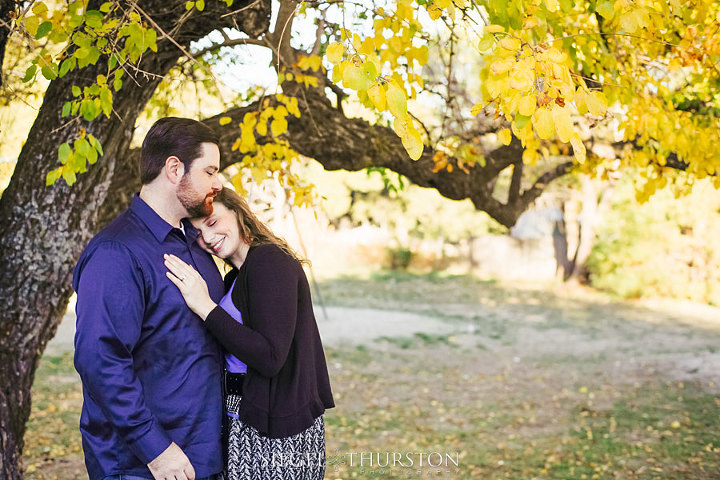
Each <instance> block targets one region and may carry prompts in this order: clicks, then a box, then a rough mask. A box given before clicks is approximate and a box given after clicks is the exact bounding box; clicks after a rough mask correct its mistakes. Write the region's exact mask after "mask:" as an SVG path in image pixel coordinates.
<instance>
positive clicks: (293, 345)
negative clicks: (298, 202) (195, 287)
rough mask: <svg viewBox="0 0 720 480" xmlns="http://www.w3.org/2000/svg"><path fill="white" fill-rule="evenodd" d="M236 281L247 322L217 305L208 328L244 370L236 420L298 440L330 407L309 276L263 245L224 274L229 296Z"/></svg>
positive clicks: (238, 300) (270, 434) (291, 260)
mask: <svg viewBox="0 0 720 480" xmlns="http://www.w3.org/2000/svg"><path fill="white" fill-rule="evenodd" d="M236 278H237V281H236V283H235V288H234V289H233V293H232V301H233V304H234V305H235V306H236V307H237V309H238V310H239V311H240V313H241V314H242V318H243V322H244V323H243V324H240V323H238V322H237V321H235V320H234V319H233V318H232V317H231V316H230V315H229V314H228V313H227V312H226V311H225V310H223V309H222V308H220V307H219V306H218V307H216V308H215V309H213V311H211V312H210V314H209V315H208V317H207V319H206V320H205V324H206V325H207V327H208V329H209V330H210V331H211V332H212V333H213V335H214V336H215V337H216V338H217V339H218V341H219V342H220V343H221V344H222V345H223V346H224V347H225V349H226V350H227V351H228V352H230V353H231V354H233V355H235V356H236V357H237V358H238V359H239V360H241V361H242V362H244V363H245V364H247V366H248V372H247V375H246V377H245V383H244V385H243V398H242V402H240V413H239V417H240V419H241V420H242V421H243V422H244V423H246V424H248V425H251V426H253V427H255V428H256V429H257V430H258V431H259V432H260V433H261V434H263V435H266V436H268V437H272V438H280V437H288V436H291V435H295V434H297V433H300V432H302V431H303V430H305V429H306V428H308V427H310V426H311V425H312V424H313V421H314V420H315V419H316V418H317V417H318V416H320V415H322V414H323V412H324V411H325V409H327V408H332V407H334V406H335V403H334V401H333V397H332V392H331V390H330V380H329V377H328V372H327V365H326V363H325V353H324V352H323V347H322V343H321V341H320V333H319V332H318V327H317V323H316V321H315V314H314V313H313V308H312V301H311V299H310V287H309V285H308V281H307V277H306V276H305V272H304V271H303V269H302V265H300V262H298V261H297V260H295V259H294V258H292V257H291V256H290V255H288V254H287V253H285V252H284V251H282V250H281V249H280V248H279V247H277V246H276V245H260V246H257V247H251V248H250V250H249V251H248V254H247V257H246V258H245V262H244V263H243V265H242V266H241V267H240V269H233V270H232V271H231V272H230V273H228V274H227V276H226V277H225V287H226V290H228V289H229V288H230V286H231V285H232V282H233V280H235V279H236Z"/></svg>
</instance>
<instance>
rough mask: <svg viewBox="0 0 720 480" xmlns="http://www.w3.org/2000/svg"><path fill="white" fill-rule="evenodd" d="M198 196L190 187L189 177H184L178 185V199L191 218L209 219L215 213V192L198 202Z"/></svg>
mask: <svg viewBox="0 0 720 480" xmlns="http://www.w3.org/2000/svg"><path fill="white" fill-rule="evenodd" d="M198 196H199V194H198V192H197V191H196V190H195V189H194V188H193V187H192V186H191V185H190V179H189V178H188V175H187V174H185V175H183V177H182V178H181V179H180V183H179V184H178V191H177V197H178V200H180V203H181V204H182V206H183V207H185V210H187V212H188V215H189V216H190V217H191V218H195V217H207V216H208V215H210V214H212V212H213V204H212V202H213V198H215V192H213V193H212V194H209V195H206V196H205V197H204V198H202V199H200V200H198Z"/></svg>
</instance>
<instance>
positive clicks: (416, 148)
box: [402, 127, 423, 160]
mask: <svg viewBox="0 0 720 480" xmlns="http://www.w3.org/2000/svg"><path fill="white" fill-rule="evenodd" d="M402 144H403V147H405V150H406V151H407V152H408V155H410V158H412V159H413V160H417V159H418V158H420V156H421V155H422V152H423V141H422V137H420V134H419V133H418V131H417V130H415V128H413V127H410V128H408V129H407V132H406V134H405V135H403V136H402Z"/></svg>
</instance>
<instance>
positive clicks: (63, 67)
mask: <svg viewBox="0 0 720 480" xmlns="http://www.w3.org/2000/svg"><path fill="white" fill-rule="evenodd" d="M75 62H76V60H75V57H70V58H66V59H65V60H63V61H62V63H61V64H60V74H59V75H60V76H61V77H64V76H65V74H66V73H68V72H69V71H70V70H72V68H73V67H75Z"/></svg>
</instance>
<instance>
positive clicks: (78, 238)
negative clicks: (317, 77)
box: [0, 0, 269, 480]
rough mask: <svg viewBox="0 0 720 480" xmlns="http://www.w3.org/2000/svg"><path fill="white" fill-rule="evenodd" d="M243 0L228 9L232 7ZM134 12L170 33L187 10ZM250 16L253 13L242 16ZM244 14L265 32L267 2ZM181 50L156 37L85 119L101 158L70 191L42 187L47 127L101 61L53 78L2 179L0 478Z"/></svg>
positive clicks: (57, 135)
mask: <svg viewBox="0 0 720 480" xmlns="http://www.w3.org/2000/svg"><path fill="white" fill-rule="evenodd" d="M92 3H99V2H91V4H92ZM236 3H237V2H236ZM242 6H243V5H242V4H240V5H234V6H233V9H238V8H242ZM89 8H93V7H92V6H90V7H89ZM142 8H143V10H144V11H145V12H147V13H148V14H149V15H150V16H151V17H152V18H153V19H154V20H155V21H156V22H157V23H158V24H159V25H160V27H161V28H163V29H164V30H167V31H169V30H170V29H172V28H173V27H175V26H176V25H177V22H178V19H179V18H180V17H181V16H182V15H183V14H184V13H185V1H184V0H182V1H178V0H175V1H173V2H164V1H161V0H155V1H152V2H151V1H146V2H143V5H142ZM228 11H229V10H228V9H227V8H226V7H224V5H222V2H212V3H211V4H208V5H207V8H206V10H205V11H204V12H202V13H197V12H195V13H194V14H193V15H192V16H190V17H188V18H187V20H186V21H185V23H184V24H183V25H182V26H180V29H179V30H178V31H177V32H178V33H177V35H176V37H175V40H176V41H177V42H178V43H179V44H180V45H183V46H184V47H185V48H188V46H189V44H190V42H191V41H193V40H197V39H199V38H202V37H203V36H205V35H207V34H208V33H209V32H210V31H212V30H214V29H216V28H220V27H224V26H231V25H232V24H233V21H234V20H239V19H234V18H233V16H228V17H225V19H223V20H218V19H219V18H221V15H223V14H225V13H228ZM253 12H254V13H258V12H259V14H258V15H257V16H255V17H253V16H252V15H249V14H252V13H253ZM243 15H248V17H247V18H255V20H254V21H255V22H256V25H254V27H255V28H253V29H249V30H251V31H255V30H257V29H258V28H263V22H265V27H266V26H267V23H268V22H269V1H268V2H260V3H258V4H257V5H256V6H254V7H253V10H252V11H247V10H246V11H244V12H243ZM223 22H224V23H223ZM239 23H241V24H243V23H244V22H243V21H242V20H239ZM158 37H160V35H158ZM181 55H182V52H181V51H180V50H179V49H178V48H177V46H175V45H174V44H173V43H171V42H169V41H167V40H165V41H163V42H158V53H157V54H154V55H147V56H146V57H145V59H144V60H143V62H142V64H141V69H142V70H144V71H146V72H152V73H154V74H156V75H153V76H138V77H137V78H136V80H137V82H138V83H137V84H136V83H135V82H134V81H131V80H129V79H126V81H125V84H124V86H123V88H122V90H120V91H119V92H117V93H116V94H115V99H114V103H113V109H114V113H113V115H111V116H110V118H106V117H105V116H102V117H99V118H97V119H96V120H94V121H92V122H90V123H87V124H85V125H83V126H84V128H86V129H87V131H89V132H91V133H92V134H93V135H94V136H95V137H97V138H98V139H99V140H100V141H101V142H102V145H103V150H104V156H103V157H102V159H100V160H99V161H98V163H97V164H95V165H92V166H89V168H88V171H87V173H84V174H81V175H78V178H77V182H76V183H75V184H74V185H73V186H71V187H70V186H68V185H67V184H66V183H65V182H64V181H63V180H59V181H57V182H56V183H55V185H53V186H51V187H46V186H45V176H46V174H47V172H48V171H49V170H51V169H53V168H54V167H56V166H57V149H58V146H59V145H60V144H61V143H63V142H64V141H67V140H68V135H69V134H71V133H72V132H67V131H65V130H58V131H55V129H57V127H58V126H60V125H62V123H63V120H62V119H61V118H60V112H61V110H62V105H63V103H64V102H65V101H67V100H68V96H69V92H70V90H71V87H72V86H73V85H78V86H81V87H82V86H83V85H86V84H88V79H94V78H95V77H96V75H98V74H100V73H105V72H106V71H107V67H106V65H107V64H106V63H105V62H106V61H107V59H105V58H101V59H100V61H99V62H98V63H97V65H91V66H89V67H87V68H85V69H83V70H80V71H74V72H71V73H69V74H68V75H66V76H65V77H63V78H58V79H57V80H54V81H52V82H51V83H50V86H49V87H48V90H47V92H46V94H45V97H44V102H43V105H42V107H41V108H40V111H39V113H38V116H37V119H36V120H35V123H34V124H33V126H32V129H31V130H30V133H29V135H28V138H27V141H26V142H25V146H24V147H23V149H22V151H21V153H20V156H19V158H18V163H17V166H16V168H15V172H14V173H13V176H12V179H11V181H10V185H9V186H8V188H7V189H6V190H5V192H4V193H3V196H2V198H0V219H1V222H2V225H1V227H2V228H0V251H2V252H3V253H2V254H3V264H2V268H1V269H0V305H2V306H3V308H2V309H1V310H0V480H6V479H7V480H9V479H13V480H15V479H20V478H22V466H21V464H20V455H21V453H22V449H23V435H24V432H25V423H26V422H27V419H28V417H29V415H30V388H31V386H32V382H33V379H34V375H35V370H36V368H37V365H38V361H39V359H40V356H41V354H42V352H43V351H44V349H45V346H46V345H47V343H48V341H49V340H50V339H51V338H52V337H53V335H54V334H55V332H56V330H57V326H58V324H59V322H60V320H61V318H62V316H63V313H64V312H65V310H66V308H67V303H68V300H69V298H70V295H71V293H72V289H71V279H72V269H73V267H74V264H75V262H76V261H77V258H78V256H79V255H80V253H81V251H82V249H83V248H84V246H85V245H86V244H87V242H88V241H89V240H90V238H91V237H92V236H93V235H94V234H95V233H96V232H97V231H98V230H99V229H100V228H101V226H102V220H106V219H101V217H100V214H99V212H102V211H103V207H104V204H105V202H106V199H107V198H108V193H109V191H110V185H111V181H112V178H113V176H114V174H115V172H116V171H122V170H124V169H128V168H135V167H134V166H128V165H126V164H124V163H123V161H124V159H125V158H126V155H125V153H126V151H127V150H128V149H129V145H130V141H131V139H132V135H133V131H134V127H135V121H136V119H137V117H138V115H139V114H140V113H141V112H142V111H143V109H144V108H145V105H146V103H147V102H148V100H149V99H150V97H151V96H152V95H153V93H154V91H155V89H156V88H157V86H158V84H159V83H160V81H161V80H162V77H163V76H165V75H166V74H167V72H168V71H169V70H170V68H172V66H173V65H175V64H176V63H177V60H178V58H179V57H180V56H181Z"/></svg>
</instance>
